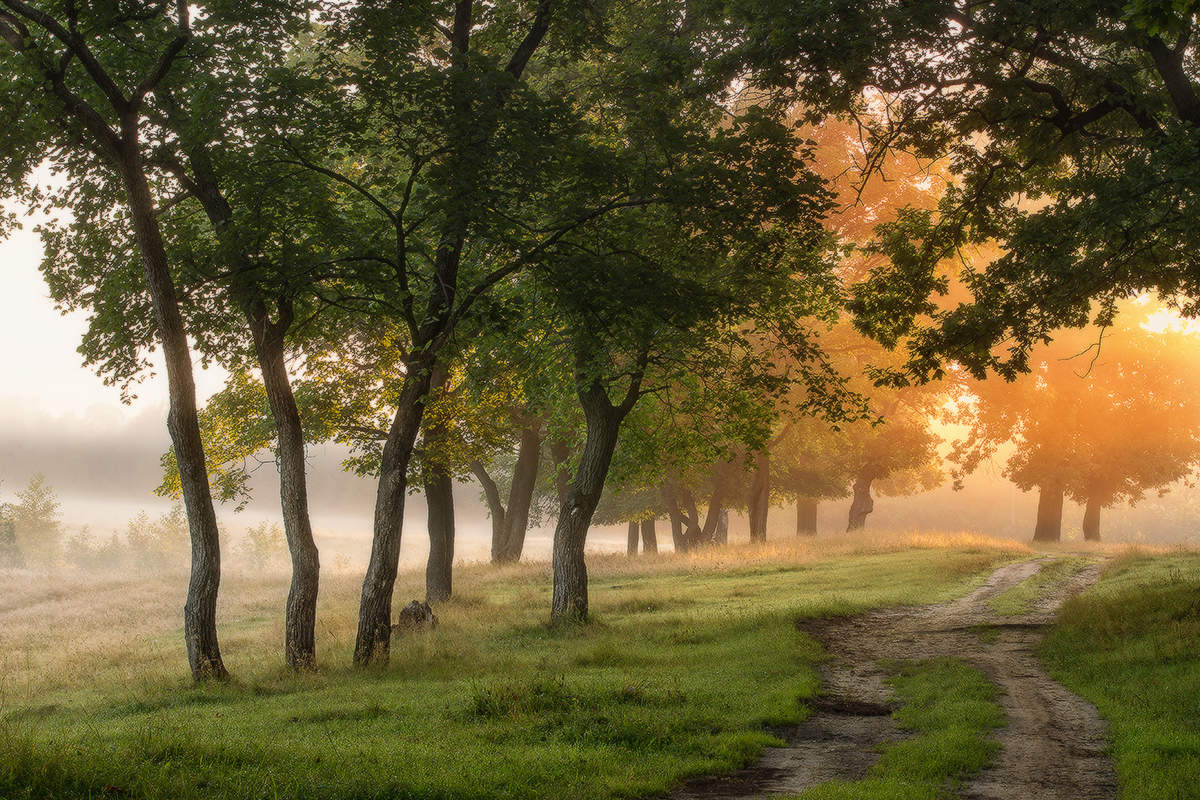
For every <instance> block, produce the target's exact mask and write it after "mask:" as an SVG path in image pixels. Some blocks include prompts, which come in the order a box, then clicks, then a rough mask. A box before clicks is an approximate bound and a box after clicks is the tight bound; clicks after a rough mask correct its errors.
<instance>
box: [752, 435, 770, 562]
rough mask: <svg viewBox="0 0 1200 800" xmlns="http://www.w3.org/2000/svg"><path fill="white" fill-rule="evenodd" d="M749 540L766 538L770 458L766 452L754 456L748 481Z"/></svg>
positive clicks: (763, 540)
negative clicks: (752, 473) (752, 476)
mask: <svg viewBox="0 0 1200 800" xmlns="http://www.w3.org/2000/svg"><path fill="white" fill-rule="evenodd" d="M749 505H750V508H749V512H750V513H749V516H750V541H752V542H765V541H766V540H767V513H768V511H769V510H770V507H771V460H770V456H768V455H767V454H766V453H759V454H758V455H757V456H755V458H754V478H753V480H751V482H750V503H749Z"/></svg>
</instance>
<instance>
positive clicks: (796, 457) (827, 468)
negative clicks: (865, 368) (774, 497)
mask: <svg viewBox="0 0 1200 800" xmlns="http://www.w3.org/2000/svg"><path fill="white" fill-rule="evenodd" d="M846 455H847V447H846V442H845V437H844V436H843V434H842V431H840V430H838V429H836V428H835V427H834V426H832V425H830V424H829V422H828V421H826V420H823V419H820V418H818V417H811V416H810V417H801V418H799V419H795V420H788V421H786V422H785V423H784V427H783V430H782V431H781V432H780V433H779V435H778V436H777V437H776V442H775V445H774V446H773V447H772V448H771V470H772V473H771V474H772V485H773V486H775V487H777V489H778V491H779V492H780V493H783V494H789V495H792V496H793V497H794V498H795V502H796V535H797V536H813V535H815V534H816V533H817V506H818V504H819V503H820V501H822V500H825V499H833V498H838V497H845V496H846V492H847V487H849V486H850V484H851V465H850V463H849V460H848V459H847V458H846V457H845V456H846Z"/></svg>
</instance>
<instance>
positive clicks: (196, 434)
mask: <svg viewBox="0 0 1200 800" xmlns="http://www.w3.org/2000/svg"><path fill="white" fill-rule="evenodd" d="M136 127H137V123H136V120H135V119H132V118H130V119H126V120H125V124H124V128H125V130H124V134H125V136H124V139H125V141H126V143H127V149H126V162H125V163H124V164H123V165H122V178H123V180H124V184H125V192H126V198H127V204H128V208H129V214H130V221H131V223H132V226H133V233H134V238H135V241H136V242H137V246H138V251H139V253H140V254H141V260H142V268H143V272H144V274H145V279H146V288H147V289H148V291H149V294H150V302H151V305H152V306H153V309H154V321H155V325H156V327H157V329H158V339H159V341H160V342H161V343H162V350H163V361H164V363H165V365H166V370H167V392H168V397H169V404H170V405H169V411H168V413H167V430H168V431H169V432H170V434H171V445H172V447H173V449H174V450H175V459H176V461H177V463H178V465H179V482H180V487H181V489H182V493H183V505H184V508H185V509H186V510H187V518H188V533H189V535H190V537H191V546H192V566H191V574H190V576H189V578H188V593H187V600H186V601H185V603H184V606H183V637H184V642H185V644H186V647H187V654H188V666H189V667H190V668H191V672H192V677H193V678H195V679H196V680H205V679H209V678H224V677H225V676H226V674H227V672H226V670H225V664H224V662H223V661H222V659H221V647H220V644H219V643H218V641H217V592H218V590H219V589H220V585H221V544H220V538H219V535H218V532H217V515H216V512H215V511H214V509H213V502H212V491H211V488H210V486H209V483H208V466H207V463H206V461H205V456H204V444H203V440H202V439H201V437H200V419H199V416H198V414H197V408H196V384H195V379H194V376H193V372H192V356H191V350H190V349H189V346H188V340H187V333H186V331H185V330H184V325H183V316H182V315H181V314H180V312H179V300H178V295H177V294H176V291H175V284H174V283H173V281H172V278H171V272H170V269H169V267H168V263H167V254H166V249H165V248H164V246H163V241H162V234H161V231H160V230H159V227H158V220H157V218H156V216H155V211H154V200H153V197H152V195H151V193H150V186H149V184H148V183H147V181H146V175H145V171H144V170H143V168H142V165H141V163H140V162H139V161H138V156H137V153H138V152H139V147H138V141H137V133H136Z"/></svg>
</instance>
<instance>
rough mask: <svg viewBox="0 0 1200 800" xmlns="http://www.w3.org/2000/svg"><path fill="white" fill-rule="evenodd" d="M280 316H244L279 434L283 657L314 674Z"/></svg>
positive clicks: (298, 460)
mask: <svg viewBox="0 0 1200 800" xmlns="http://www.w3.org/2000/svg"><path fill="white" fill-rule="evenodd" d="M279 314H280V317H279V320H278V322H275V323H272V322H271V320H270V318H269V316H268V314H267V309H266V307H265V306H264V305H263V304H262V303H257V304H255V305H254V306H253V307H252V308H251V309H250V310H249V311H248V312H247V319H248V321H249V323H250V329H251V331H252V334H253V337H254V347H255V352H256V354H257V356H258V365H259V368H260V369H261V371H262V378H263V386H264V387H265V388H266V392H267V402H268V403H269V404H270V406H271V415H272V416H273V417H274V419H275V429H276V431H277V432H278V435H279V502H280V506H281V509H282V511H283V529H284V533H285V535H286V536H287V543H288V554H289V555H290V556H291V561H292V582H291V586H290V588H289V589H288V598H287V609H286V611H285V614H284V657H285V659H286V661H287V665H288V666H289V667H291V668H292V669H314V668H315V667H316V630H317V591H318V588H319V585H320V579H321V562H320V556H319V553H318V552H317V543H316V541H315V540H314V539H313V532H312V522H311V520H310V518H309V513H308V481H307V477H306V464H305V459H304V430H303V428H302V427H301V424H300V410H299V409H298V408H297V407H296V397H295V395H294V394H293V393H292V383H291V378H290V377H289V376H288V373H287V364H286V362H285V360H284V335H285V333H286V332H287V329H288V328H289V327H290V326H291V323H292V310H291V306H290V305H288V304H284V305H283V306H282V307H281V308H280V310H279Z"/></svg>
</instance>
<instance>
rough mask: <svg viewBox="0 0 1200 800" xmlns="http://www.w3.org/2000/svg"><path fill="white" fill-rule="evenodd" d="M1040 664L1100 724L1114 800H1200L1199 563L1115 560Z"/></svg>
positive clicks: (1185, 556) (1185, 558) (1178, 557)
mask: <svg viewBox="0 0 1200 800" xmlns="http://www.w3.org/2000/svg"><path fill="white" fill-rule="evenodd" d="M1042 656H1043V658H1044V659H1045V661H1046V663H1047V665H1048V667H1049V668H1050V671H1051V673H1052V674H1053V675H1054V677H1055V678H1057V679H1058V680H1060V681H1061V682H1062V683H1064V684H1065V685H1066V686H1067V687H1069V688H1071V689H1072V690H1074V691H1075V692H1077V693H1078V694H1080V695H1082V696H1083V697H1086V698H1087V699H1088V700H1090V701H1092V703H1094V704H1095V705H1096V707H1097V709H1099V711H1100V714H1101V715H1102V716H1103V717H1104V718H1105V719H1106V720H1107V721H1108V723H1109V739H1110V741H1111V743H1112V744H1111V747H1112V755H1113V757H1114V759H1115V761H1116V769H1117V778H1118V781H1119V783H1120V787H1121V795H1120V797H1121V800H1177V799H1178V798H1200V555H1198V554H1196V553H1179V554H1174V555H1160V556H1154V557H1151V556H1148V555H1137V554H1131V555H1126V556H1122V557H1120V558H1117V559H1115V560H1114V561H1113V562H1112V563H1111V564H1110V565H1109V567H1108V569H1107V570H1106V571H1105V573H1104V575H1103V577H1102V579H1101V581H1100V582H1099V583H1098V584H1097V585H1096V586H1094V587H1092V589H1090V590H1089V591H1087V592H1085V593H1084V594H1083V595H1082V596H1080V597H1079V598H1077V599H1075V600H1074V601H1071V602H1069V603H1068V604H1067V605H1066V606H1064V608H1063V610H1062V613H1061V615H1060V622H1059V624H1058V625H1057V626H1056V628H1055V630H1054V632H1053V633H1052V634H1051V636H1050V637H1049V638H1048V639H1047V641H1046V642H1045V644H1044V645H1043V648H1042Z"/></svg>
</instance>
